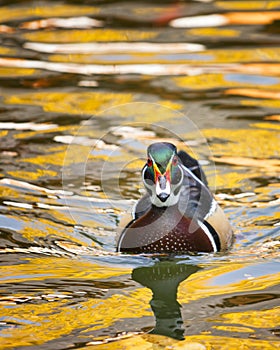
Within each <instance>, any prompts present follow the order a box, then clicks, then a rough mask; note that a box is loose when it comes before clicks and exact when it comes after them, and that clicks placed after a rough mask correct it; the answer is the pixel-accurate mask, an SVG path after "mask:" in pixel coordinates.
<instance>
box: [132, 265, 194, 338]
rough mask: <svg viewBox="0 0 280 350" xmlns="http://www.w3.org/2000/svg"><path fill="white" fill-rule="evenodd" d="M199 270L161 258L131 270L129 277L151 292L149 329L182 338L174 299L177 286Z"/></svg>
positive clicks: (177, 304)
mask: <svg viewBox="0 0 280 350" xmlns="http://www.w3.org/2000/svg"><path fill="white" fill-rule="evenodd" d="M198 270H199V267H197V266H193V265H187V264H178V263H177V264H176V263H175V262H171V261H162V262H159V263H157V264H155V265H154V266H149V267H139V268H136V269H134V270H133V272H132V279H133V280H135V281H136V282H139V283H140V284H142V285H143V286H145V287H148V288H150V289H151V290H152V292H153V297H152V300H151V301H150V305H151V308H152V310H153V313H154V315H155V318H156V326H155V328H154V329H153V330H152V331H151V332H150V333H154V334H160V335H166V336H168V337H172V338H175V339H180V340H182V339H184V336H183V334H184V329H183V320H182V315H181V310H180V308H181V306H180V304H179V303H178V301H177V289H178V286H179V284H180V282H182V281H183V280H185V279H186V278H188V277H189V276H190V275H191V274H193V273H195V272H196V271H198Z"/></svg>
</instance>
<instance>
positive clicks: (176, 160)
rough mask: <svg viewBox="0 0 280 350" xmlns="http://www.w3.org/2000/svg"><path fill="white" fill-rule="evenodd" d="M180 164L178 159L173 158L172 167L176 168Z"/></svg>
mask: <svg viewBox="0 0 280 350" xmlns="http://www.w3.org/2000/svg"><path fill="white" fill-rule="evenodd" d="M177 164H178V157H173V159H172V165H174V166H176V165H177Z"/></svg>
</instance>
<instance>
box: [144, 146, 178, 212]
mask: <svg viewBox="0 0 280 350" xmlns="http://www.w3.org/2000/svg"><path fill="white" fill-rule="evenodd" d="M147 156H148V159H147V163H146V165H145V166H144V168H143V171H142V175H143V182H144V185H145V187H146V188H147V190H148V193H149V194H150V197H151V201H152V203H153V204H154V205H156V206H158V207H165V206H171V205H174V204H176V203H177V202H178V200H179V192H180V188H181V184H182V181H183V171H182V169H181V167H180V160H179V157H178V155H177V149H176V147H175V146H174V145H173V144H172V143H168V142H157V143H153V144H151V145H150V146H149V147H148V150H147Z"/></svg>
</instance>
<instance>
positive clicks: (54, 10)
mask: <svg viewBox="0 0 280 350" xmlns="http://www.w3.org/2000/svg"><path fill="white" fill-rule="evenodd" d="M98 12H99V9H97V8H95V7H92V6H74V5H52V6H50V4H48V6H40V5H37V6H31V7H30V6H27V7H24V6H13V7H11V6H9V7H5V6H3V7H1V8H0V21H1V22H6V21H7V18H9V20H10V21H13V20H20V19H24V18H30V17H33V16H34V17H52V16H54V15H55V16H81V15H89V14H96V13H98Z"/></svg>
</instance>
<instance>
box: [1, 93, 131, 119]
mask: <svg viewBox="0 0 280 350" xmlns="http://www.w3.org/2000/svg"><path fill="white" fill-rule="evenodd" d="M132 101H133V97H132V95H131V94H129V93H127V94H122V93H103V92H72V93H70V92H49V91H48V92H45V91H44V92H36V93H27V94H20V95H14V96H9V97H8V96H7V97H6V98H5V103H7V104H27V105H36V106H41V107H43V109H44V110H45V111H46V112H60V113H68V114H81V113H84V114H89V115H92V114H93V113H96V112H100V111H102V110H105V109H107V108H110V107H112V106H114V105H119V104H124V103H129V102H132Z"/></svg>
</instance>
